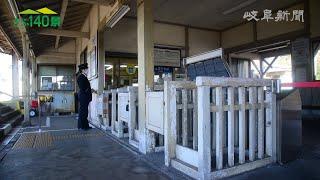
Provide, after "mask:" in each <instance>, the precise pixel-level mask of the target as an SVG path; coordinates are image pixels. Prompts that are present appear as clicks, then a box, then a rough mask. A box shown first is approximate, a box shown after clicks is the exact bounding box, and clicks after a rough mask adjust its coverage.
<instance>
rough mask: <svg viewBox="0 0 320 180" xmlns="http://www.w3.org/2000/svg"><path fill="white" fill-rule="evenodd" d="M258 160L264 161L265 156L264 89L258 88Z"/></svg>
mask: <svg viewBox="0 0 320 180" xmlns="http://www.w3.org/2000/svg"><path fill="white" fill-rule="evenodd" d="M258 103H259V104H260V108H259V110H258V158H259V159H262V158H263V155H264V108H265V107H264V91H263V87H258Z"/></svg>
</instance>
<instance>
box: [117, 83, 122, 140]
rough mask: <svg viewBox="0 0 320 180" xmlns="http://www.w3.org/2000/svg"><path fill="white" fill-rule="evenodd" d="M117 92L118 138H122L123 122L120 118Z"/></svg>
mask: <svg viewBox="0 0 320 180" xmlns="http://www.w3.org/2000/svg"><path fill="white" fill-rule="evenodd" d="M117 91H118V103H117V106H118V112H117V113H118V127H117V128H118V134H117V135H118V138H122V137H123V122H122V121H121V118H120V117H121V116H120V113H121V111H120V101H119V99H120V98H119V93H120V92H121V91H120V90H119V89H118V90H117Z"/></svg>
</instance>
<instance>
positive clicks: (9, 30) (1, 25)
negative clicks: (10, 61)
mask: <svg viewBox="0 0 320 180" xmlns="http://www.w3.org/2000/svg"><path fill="white" fill-rule="evenodd" d="M13 19H14V18H13V15H12V14H11V13H10V12H9V9H8V7H7V4H6V3H5V2H4V0H2V1H0V46H1V48H2V49H3V50H4V53H7V54H10V53H11V52H12V51H13V47H12V46H11V44H10V43H9V40H8V38H9V39H10V41H11V42H12V43H13V44H14V45H15V48H16V49H17V51H18V54H20V55H21V54H22V42H21V34H20V32H19V30H18V28H16V27H14V25H13ZM0 52H1V51H0Z"/></svg>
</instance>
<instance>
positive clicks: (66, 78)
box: [38, 65, 75, 91]
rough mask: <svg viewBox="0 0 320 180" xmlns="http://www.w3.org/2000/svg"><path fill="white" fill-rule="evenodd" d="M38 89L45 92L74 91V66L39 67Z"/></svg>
mask: <svg viewBox="0 0 320 180" xmlns="http://www.w3.org/2000/svg"><path fill="white" fill-rule="evenodd" d="M38 78H39V79H38V82H39V83H38V86H39V87H38V89H39V90H44V91H54V90H61V91H73V90H74V79H75V68H74V66H44V65H41V66H39V67H38Z"/></svg>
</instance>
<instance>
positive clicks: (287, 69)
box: [251, 54, 293, 89]
mask: <svg viewBox="0 0 320 180" xmlns="http://www.w3.org/2000/svg"><path fill="white" fill-rule="evenodd" d="M252 64H253V66H251V70H252V72H253V77H259V76H260V73H259V71H261V70H260V68H259V66H260V60H253V62H252ZM254 64H255V65H254ZM262 72H263V73H262V74H263V78H265V79H280V81H281V83H291V82H292V81H293V78H292V61H291V55H290V54H287V55H281V56H274V57H267V58H264V60H263V61H262ZM282 89H292V88H287V87H283V88H282Z"/></svg>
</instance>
